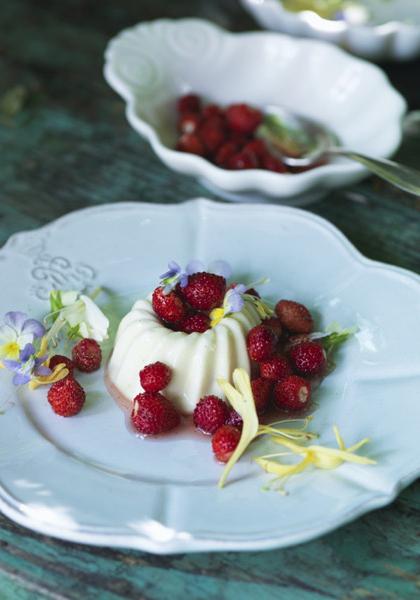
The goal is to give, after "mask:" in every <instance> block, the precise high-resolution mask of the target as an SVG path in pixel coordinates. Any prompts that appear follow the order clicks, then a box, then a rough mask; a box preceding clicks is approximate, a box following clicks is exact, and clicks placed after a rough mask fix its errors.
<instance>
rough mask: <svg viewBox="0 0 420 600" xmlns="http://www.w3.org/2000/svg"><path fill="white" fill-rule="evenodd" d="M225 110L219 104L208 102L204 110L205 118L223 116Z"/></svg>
mask: <svg viewBox="0 0 420 600" xmlns="http://www.w3.org/2000/svg"><path fill="white" fill-rule="evenodd" d="M224 114H225V113H224V111H223V109H222V108H220V106H217V104H207V106H205V107H204V108H203V110H202V115H203V118H204V119H208V118H209V117H223V116H224Z"/></svg>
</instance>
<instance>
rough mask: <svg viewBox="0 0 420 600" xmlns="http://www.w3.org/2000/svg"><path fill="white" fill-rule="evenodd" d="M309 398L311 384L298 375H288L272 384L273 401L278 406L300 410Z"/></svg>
mask: <svg viewBox="0 0 420 600" xmlns="http://www.w3.org/2000/svg"><path fill="white" fill-rule="evenodd" d="M310 400H311V384H310V383H309V381H306V380H305V379H303V377H299V376H298V375H290V376H289V377H287V378H286V379H283V380H282V381H279V382H278V383H277V384H276V385H275V386H274V402H275V404H276V405H277V407H278V408H281V409H285V410H301V409H302V408H305V407H306V406H307V405H308V404H309V402H310Z"/></svg>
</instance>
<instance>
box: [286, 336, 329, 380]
mask: <svg viewBox="0 0 420 600" xmlns="http://www.w3.org/2000/svg"><path fill="white" fill-rule="evenodd" d="M289 356H290V362H291V363H292V367H293V368H294V370H295V371H297V372H298V373H300V374H301V375H319V374H320V373H322V372H323V371H324V369H325V367H326V364H327V359H326V356H325V351H324V348H323V347H322V346H321V344H318V343H317V342H303V343H302V344H296V346H293V347H292V348H291V349H290V352H289Z"/></svg>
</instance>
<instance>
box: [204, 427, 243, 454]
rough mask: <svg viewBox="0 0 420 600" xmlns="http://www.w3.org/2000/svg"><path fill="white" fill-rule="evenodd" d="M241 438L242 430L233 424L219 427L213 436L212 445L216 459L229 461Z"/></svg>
mask: <svg viewBox="0 0 420 600" xmlns="http://www.w3.org/2000/svg"><path fill="white" fill-rule="evenodd" d="M240 439H241V432H240V430H239V429H238V428H236V427H233V426H232V425H223V426H222V427H219V429H218V430H217V431H216V433H215V434H214V435H213V437H212V438H211V445H212V448H213V453H214V455H215V457H216V459H217V460H218V461H219V462H221V463H227V462H228V460H229V458H230V457H231V456H232V454H233V452H234V451H235V448H236V446H237V445H238V444H239V440H240Z"/></svg>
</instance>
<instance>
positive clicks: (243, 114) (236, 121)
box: [226, 104, 263, 134]
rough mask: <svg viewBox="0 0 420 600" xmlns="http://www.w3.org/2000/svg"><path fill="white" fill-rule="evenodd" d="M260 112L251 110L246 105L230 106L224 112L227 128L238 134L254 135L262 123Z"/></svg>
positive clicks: (254, 109) (250, 107)
mask: <svg viewBox="0 0 420 600" xmlns="http://www.w3.org/2000/svg"><path fill="white" fill-rule="evenodd" d="M262 119H263V115H262V113H261V111H259V110H257V109H256V108H252V106H249V105H248V104H232V105H231V106H229V108H228V109H227V110H226V121H227V124H228V126H229V127H230V128H231V129H232V130H233V131H236V132H238V133H244V134H251V133H254V131H255V130H256V128H257V127H258V125H260V123H261V122H262Z"/></svg>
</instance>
